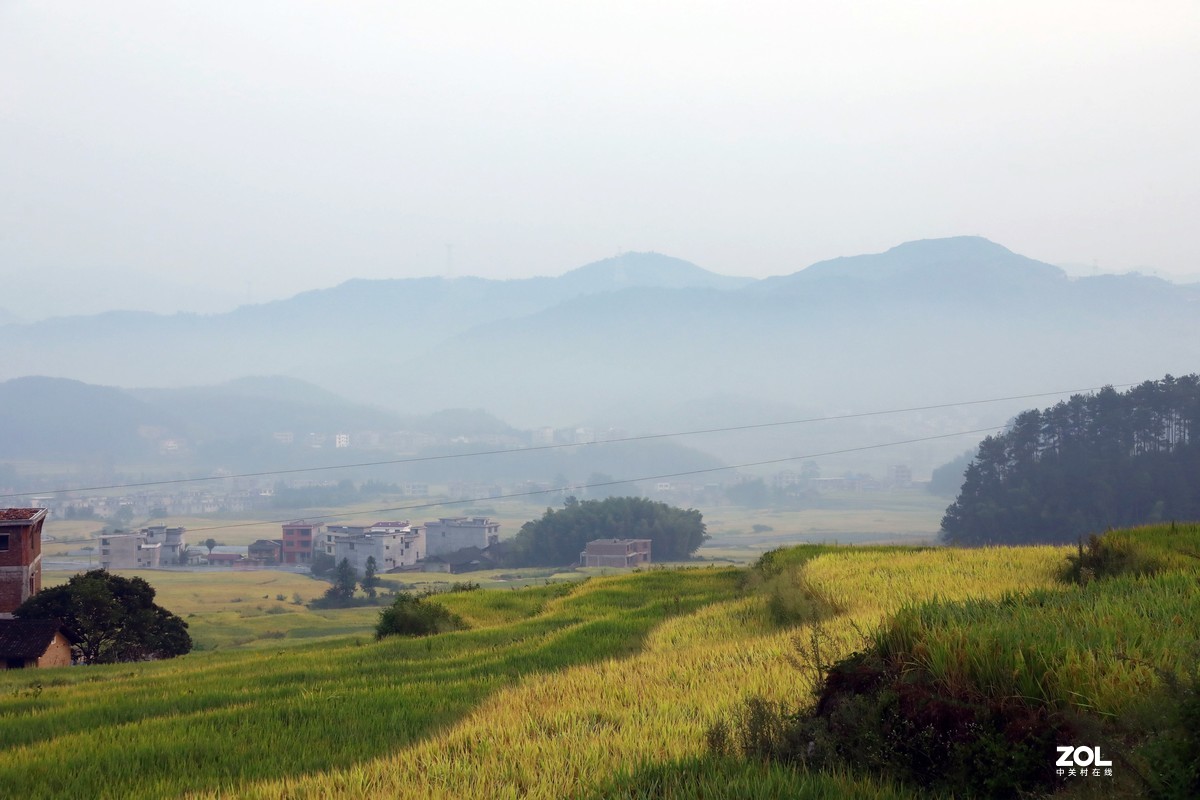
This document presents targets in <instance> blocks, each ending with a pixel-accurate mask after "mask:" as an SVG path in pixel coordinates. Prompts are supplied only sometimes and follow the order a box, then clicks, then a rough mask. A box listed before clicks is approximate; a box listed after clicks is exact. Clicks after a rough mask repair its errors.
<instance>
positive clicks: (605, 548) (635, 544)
mask: <svg viewBox="0 0 1200 800" xmlns="http://www.w3.org/2000/svg"><path fill="white" fill-rule="evenodd" d="M579 560H580V563H581V564H582V565H583V566H585V567H637V566H641V565H642V564H649V563H650V540H649V539H618V540H616V541H611V540H598V541H594V542H588V543H587V546H586V547H585V548H584V551H583V553H581V554H580V559H579Z"/></svg>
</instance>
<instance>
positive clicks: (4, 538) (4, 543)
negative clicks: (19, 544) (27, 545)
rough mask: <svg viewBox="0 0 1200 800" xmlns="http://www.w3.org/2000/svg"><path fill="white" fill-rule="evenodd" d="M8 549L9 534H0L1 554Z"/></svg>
mask: <svg viewBox="0 0 1200 800" xmlns="http://www.w3.org/2000/svg"><path fill="white" fill-rule="evenodd" d="M7 549H8V534H7V533H0V553H3V552H4V551H5V550H7Z"/></svg>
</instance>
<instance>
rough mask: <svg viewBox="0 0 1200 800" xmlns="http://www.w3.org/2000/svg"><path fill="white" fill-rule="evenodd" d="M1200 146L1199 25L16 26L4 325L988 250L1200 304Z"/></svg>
mask: <svg viewBox="0 0 1200 800" xmlns="http://www.w3.org/2000/svg"><path fill="white" fill-rule="evenodd" d="M1197 142H1200V3H1197V2H1195V0H1186V2H1171V1H1169V0H1155V2H1152V3H1132V2H1126V1H1123V2H1098V1H1097V0H1086V1H1085V0H1080V1H1079V2H1055V0H1036V2H1025V1H1024V0H1018V1H1014V0H1008V2H1003V3H1000V2H964V0H955V1H953V2H918V1H917V0H902V1H901V2H858V3H831V2H822V3H804V2H781V3H766V2H759V3H754V2H745V1H744V0H743V2H738V3H732V2H730V3H711V2H698V1H697V0H689V2H654V1H653V0H639V1H638V2H614V0H606V2H603V3H591V4H581V3H567V2H561V0H559V1H556V2H525V1H524V0H506V1H505V2H494V0H492V1H490V2H443V3H415V2H393V3H383V2H298V1H297V0H287V2H244V1H243V2H216V1H215V0H214V1H211V2H203V3H201V2H186V3H185V2H164V1H163V0H148V1H147V2H118V1H116V0H105V2H94V0H89V1H88V2H36V3H35V2H25V0H0V308H3V309H7V310H8V311H10V312H16V313H17V314H20V315H24V316H27V317H28V316H41V315H44V314H45V313H48V311H47V309H57V310H59V311H61V312H69V313H74V312H78V311H94V310H99V309H101V308H104V307H141V308H150V307H153V308H159V309H160V310H163V311H172V310H176V309H177V308H183V309H195V310H207V309H216V308H224V307H228V306H231V305H233V304H236V303H239V302H246V301H260V300H264V299H270V298H275V297H282V296H287V295H290V294H292V293H295V292H297V291H301V290H303V289H308V288H315V287H323V286H331V285H334V284H336V283H339V282H341V281H343V280H345V279H348V278H352V277H368V278H378V277H399V276H417V275H441V274H446V273H447V271H451V272H452V273H453V274H456V275H482V276H487V277H521V276H528V275H535V274H559V273H561V272H563V271H565V270H567V269H570V268H573V267H575V266H579V265H581V264H583V263H587V262H590V261H594V260H597V259H600V258H604V257H607V256H610V255H613V254H615V253H617V252H620V251H623V250H656V251H659V252H663V253H669V254H671V255H675V256H679V257H681V258H686V259H689V260H691V261H694V262H696V263H698V264H700V265H701V266H703V267H706V268H708V269H711V270H714V271H717V272H724V273H728V274H740V275H753V276H764V275H770V274H782V273H789V272H794V271H795V270H797V269H800V268H801V267H804V266H806V265H808V264H810V263H812V262H814V261H818V260H821V259H825V258H831V257H834V256H838V255H851V254H856V253H862V252H876V251H880V250H884V249H886V248H888V247H891V246H893V245H895V244H898V243H900V242H902V241H906V240H911V239H919V238H929V237H938V236H949V235H958V234H980V235H983V236H986V237H988V238H989V239H992V240H993V241H996V242H999V243H1001V244H1003V245H1005V246H1007V247H1009V248H1011V249H1013V250H1015V251H1017V252H1020V253H1023V254H1025V255H1028V256H1031V257H1034V258H1038V259H1041V260H1044V261H1050V262H1053V263H1064V262H1067V263H1075V264H1083V265H1091V264H1095V265H1096V266H1097V267H1098V268H1099V269H1101V270H1103V271H1125V270H1128V269H1135V268H1138V269H1143V270H1145V271H1150V270H1154V271H1157V272H1158V273H1159V274H1163V275H1183V274H1196V273H1200V258H1198V255H1197V254H1198V250H1197V235H1196V234H1197V227H1198V225H1197V221H1198V220H1200V146H1198V145H1197ZM448 244H451V245H452V249H451V250H450V251H449V252H448V248H447V245H448Z"/></svg>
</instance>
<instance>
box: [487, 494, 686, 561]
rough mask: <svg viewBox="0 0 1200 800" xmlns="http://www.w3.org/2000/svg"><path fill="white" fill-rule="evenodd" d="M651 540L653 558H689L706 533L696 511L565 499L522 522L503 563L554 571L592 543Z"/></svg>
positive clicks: (628, 500)
mask: <svg viewBox="0 0 1200 800" xmlns="http://www.w3.org/2000/svg"><path fill="white" fill-rule="evenodd" d="M605 538H624V539H649V540H650V541H651V555H652V557H653V558H655V559H664V560H677V559H683V558H688V557H689V556H690V555H691V554H692V553H693V552H695V550H696V548H698V547H699V546H700V545H701V544H703V543H704V540H705V539H706V538H708V537H707V534H706V533H705V530H704V521H703V518H702V517H701V515H700V512H699V511H697V510H695V509H687V510H684V509H682V508H677V507H675V506H669V505H667V504H666V503H660V502H656V501H653V500H647V499H646V498H643V497H610V498H607V499H605V500H584V501H582V502H581V501H579V500H577V499H576V498H574V497H568V498H567V500H566V504H565V505H564V507H563V508H562V509H559V510H558V511H555V510H553V509H549V508H548V509H546V513H545V514H543V515H542V518H541V519H538V520H532V521H530V522H526V523H525V524H524V525H522V526H521V530H520V532H518V533H517V535H516V536H514V537H513V538H512V540H511V542H512V544H511V546H510V548H509V552H508V554H507V555H506V556H505V560H506V561H508V562H509V563H511V564H512V565H514V566H558V565H563V564H573V563H577V562H578V561H579V553H580V552H581V551H582V550H583V548H584V547H585V546H586V545H587V543H588V542H589V541H591V540H593V539H605Z"/></svg>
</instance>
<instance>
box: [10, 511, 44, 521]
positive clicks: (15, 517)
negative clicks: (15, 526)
mask: <svg viewBox="0 0 1200 800" xmlns="http://www.w3.org/2000/svg"><path fill="white" fill-rule="evenodd" d="M45 513H46V509H44V508H0V522H29V521H30V520H32V519H34V518H36V517H37V515H38V514H45Z"/></svg>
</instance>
